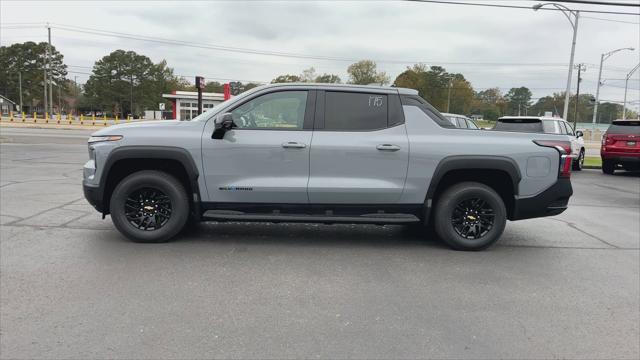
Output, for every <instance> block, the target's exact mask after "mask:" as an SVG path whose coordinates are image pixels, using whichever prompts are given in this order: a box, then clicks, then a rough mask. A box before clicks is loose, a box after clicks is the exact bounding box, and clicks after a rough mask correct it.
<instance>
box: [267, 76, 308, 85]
mask: <svg viewBox="0 0 640 360" xmlns="http://www.w3.org/2000/svg"><path fill="white" fill-rule="evenodd" d="M301 81H302V79H300V76H298V75H291V74H287V75H280V76H278V77H277V78H275V79H273V80H271V83H272V84H278V83H292V82H301Z"/></svg>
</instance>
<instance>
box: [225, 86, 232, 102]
mask: <svg viewBox="0 0 640 360" xmlns="http://www.w3.org/2000/svg"><path fill="white" fill-rule="evenodd" d="M224 99H225V100H229V99H231V86H229V84H228V83H226V84H224Z"/></svg>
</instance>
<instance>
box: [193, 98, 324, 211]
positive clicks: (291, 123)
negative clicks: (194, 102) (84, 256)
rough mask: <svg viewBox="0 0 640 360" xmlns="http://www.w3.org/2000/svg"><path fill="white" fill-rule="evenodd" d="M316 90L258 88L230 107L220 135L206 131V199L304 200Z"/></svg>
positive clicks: (222, 200) (230, 201) (217, 200)
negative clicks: (227, 122)
mask: <svg viewBox="0 0 640 360" xmlns="http://www.w3.org/2000/svg"><path fill="white" fill-rule="evenodd" d="M314 104H315V91H309V90H292V91H288V90H281V91H276V92H269V93H266V94H265V93H261V94H257V95H256V96H254V97H252V98H250V99H248V100H246V101H244V102H243V103H241V104H239V105H238V106H236V107H235V108H233V109H231V111H230V112H231V114H232V116H233V121H234V124H235V127H234V128H233V129H231V130H228V131H227V132H226V133H225V134H224V137H223V138H222V139H218V140H216V139H212V138H211V132H209V131H205V133H204V135H203V139H202V156H203V162H204V172H205V173H204V177H205V183H206V187H207V192H208V195H209V201H212V202H223V203H280V204H282V203H288V204H307V203H308V202H309V200H308V196H307V182H308V180H309V146H310V145H311V136H312V128H313V113H314Z"/></svg>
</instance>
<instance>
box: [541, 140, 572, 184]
mask: <svg viewBox="0 0 640 360" xmlns="http://www.w3.org/2000/svg"><path fill="white" fill-rule="evenodd" d="M533 142H534V143H536V145H538V146H544V147H550V148H554V149H556V150H557V151H558V153H559V154H560V166H559V169H558V177H559V178H568V177H571V166H572V165H573V157H572V156H571V142H569V141H557V140H533Z"/></svg>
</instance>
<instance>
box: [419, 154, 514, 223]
mask: <svg viewBox="0 0 640 360" xmlns="http://www.w3.org/2000/svg"><path fill="white" fill-rule="evenodd" d="M521 179H522V174H521V172H520V169H519V167H518V165H517V163H516V162H515V161H514V160H513V159H511V158H508V157H504V156H477V155H456V156H450V157H446V158H444V159H443V160H441V161H440V163H439V164H438V165H437V166H436V169H435V171H434V173H433V177H432V179H431V183H430V184H429V188H428V190H427V195H426V199H425V204H426V206H425V223H428V222H429V220H430V212H431V209H432V208H433V207H434V206H435V204H436V202H437V200H438V196H439V195H440V194H441V193H442V192H443V191H444V190H446V189H447V188H449V187H450V186H452V185H454V184H457V183H459V182H463V181H475V182H479V183H482V184H485V185H487V186H489V187H491V188H493V189H494V190H495V191H496V192H497V193H498V194H499V195H500V196H501V198H502V199H503V201H504V203H505V206H506V207H507V216H508V217H509V218H510V217H511V215H512V214H513V208H514V203H515V197H516V196H517V195H518V184H519V183H520V180H521Z"/></svg>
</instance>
